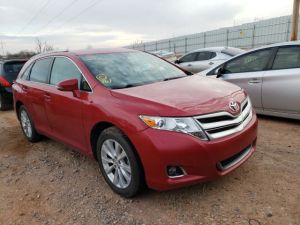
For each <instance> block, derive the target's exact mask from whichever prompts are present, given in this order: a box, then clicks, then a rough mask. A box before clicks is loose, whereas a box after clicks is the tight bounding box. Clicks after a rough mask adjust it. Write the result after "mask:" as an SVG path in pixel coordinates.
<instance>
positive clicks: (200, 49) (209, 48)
mask: <svg viewBox="0 0 300 225" xmlns="http://www.w3.org/2000/svg"><path fill="white" fill-rule="evenodd" d="M224 49H237V48H233V47H225V46H219V47H207V48H199V49H196V50H193V51H191V52H199V51H213V52H221V51H223V50H224ZM191 52H189V53H191Z"/></svg>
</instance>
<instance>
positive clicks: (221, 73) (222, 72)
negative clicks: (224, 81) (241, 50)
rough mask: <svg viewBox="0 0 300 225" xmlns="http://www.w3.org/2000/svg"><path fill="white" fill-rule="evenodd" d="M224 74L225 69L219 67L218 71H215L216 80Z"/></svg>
mask: <svg viewBox="0 0 300 225" xmlns="http://www.w3.org/2000/svg"><path fill="white" fill-rule="evenodd" d="M224 72H225V69H224V67H223V66H221V67H220V68H219V69H217V71H216V74H217V78H219V77H222V76H223V74H224Z"/></svg>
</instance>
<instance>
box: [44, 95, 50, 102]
mask: <svg viewBox="0 0 300 225" xmlns="http://www.w3.org/2000/svg"><path fill="white" fill-rule="evenodd" d="M44 98H45V101H47V102H50V101H51V96H50V94H49V93H45V94H44Z"/></svg>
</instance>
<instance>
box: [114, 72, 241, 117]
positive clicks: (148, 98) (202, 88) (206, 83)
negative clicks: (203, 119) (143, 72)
mask: <svg viewBox="0 0 300 225" xmlns="http://www.w3.org/2000/svg"><path fill="white" fill-rule="evenodd" d="M111 93H112V95H113V96H115V97H117V98H119V99H122V100H124V101H125V102H126V100H127V101H135V100H134V99H132V98H136V100H137V104H140V105H141V107H143V105H144V104H145V106H147V107H149V105H151V104H152V108H153V109H155V110H156V111H157V113H158V114H159V115H161V116H193V115H201V114H206V113H212V112H218V111H229V112H230V109H229V102H230V101H231V100H235V101H237V102H239V103H241V102H242V101H243V100H244V99H245V95H246V94H245V93H244V91H243V90H242V89H241V88H240V87H238V86H236V85H233V84H230V83H228V82H225V81H221V80H217V79H213V78H207V77H202V76H195V75H194V76H188V77H185V78H180V79H176V80H170V81H164V82H157V83H153V84H148V85H143V86H138V87H132V88H126V89H118V90H112V91H111ZM141 100H142V101H141Z"/></svg>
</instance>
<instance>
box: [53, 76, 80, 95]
mask: <svg viewBox="0 0 300 225" xmlns="http://www.w3.org/2000/svg"><path fill="white" fill-rule="evenodd" d="M56 88H57V89H58V90H60V91H72V92H74V91H77V90H78V80H77V79H70V80H64V81H61V82H59V83H58V84H57V85H56Z"/></svg>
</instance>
